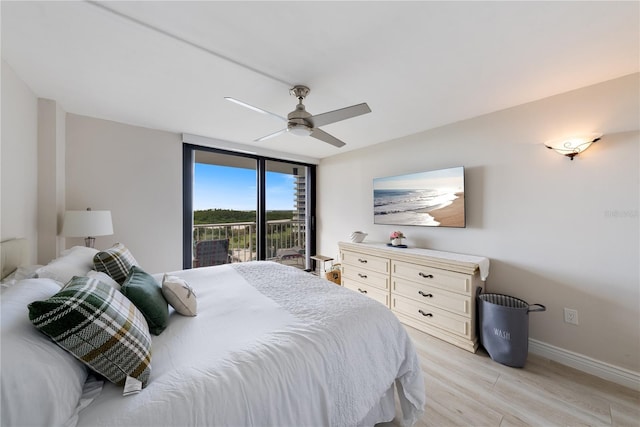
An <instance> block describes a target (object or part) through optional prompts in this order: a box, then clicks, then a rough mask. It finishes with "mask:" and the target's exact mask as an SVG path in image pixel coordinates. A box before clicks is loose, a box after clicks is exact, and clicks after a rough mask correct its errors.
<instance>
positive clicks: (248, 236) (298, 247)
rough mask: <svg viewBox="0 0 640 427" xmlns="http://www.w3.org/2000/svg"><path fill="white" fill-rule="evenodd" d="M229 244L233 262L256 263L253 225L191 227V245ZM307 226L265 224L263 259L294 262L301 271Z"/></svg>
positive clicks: (299, 223) (290, 222) (292, 222)
mask: <svg viewBox="0 0 640 427" xmlns="http://www.w3.org/2000/svg"><path fill="white" fill-rule="evenodd" d="M217 239H228V240H229V254H230V255H231V259H232V262H245V261H251V260H255V259H257V258H256V257H257V255H256V223H255V222H231V223H224V224H196V225H194V226H193V242H194V245H195V243H196V242H198V241H201V240H217ZM305 242H306V225H305V223H304V221H303V220H302V221H297V220H290V219H283V220H273V221H267V245H266V246H267V255H266V258H267V259H270V260H278V261H288V262H291V261H292V260H294V261H295V263H296V264H300V265H301V266H303V267H304V264H305V261H304V254H305V247H306V245H305Z"/></svg>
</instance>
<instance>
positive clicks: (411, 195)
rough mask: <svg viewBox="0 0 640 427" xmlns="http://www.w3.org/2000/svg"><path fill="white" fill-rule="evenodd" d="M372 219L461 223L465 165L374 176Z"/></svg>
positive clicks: (424, 223) (439, 224)
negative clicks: (384, 176)
mask: <svg viewBox="0 0 640 427" xmlns="http://www.w3.org/2000/svg"><path fill="white" fill-rule="evenodd" d="M373 222H374V224H392V225H422V226H428V227H464V226H465V206H464V167H462V166H460V167H455V168H449V169H440V170H434V171H428V172H419V173H412V174H408V175H398V176H390V177H386V178H374V180H373Z"/></svg>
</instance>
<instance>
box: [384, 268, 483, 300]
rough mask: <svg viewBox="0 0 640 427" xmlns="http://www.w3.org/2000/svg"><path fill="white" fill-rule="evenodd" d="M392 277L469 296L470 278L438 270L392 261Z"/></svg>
mask: <svg viewBox="0 0 640 427" xmlns="http://www.w3.org/2000/svg"><path fill="white" fill-rule="evenodd" d="M392 275H393V277H399V278H402V279H408V280H411V281H413V282H416V283H421V284H427V285H429V286H435V287H438V288H441V289H446V290H448V291H452V292H458V293H462V294H465V295H471V287H472V283H471V277H470V276H469V275H466V274H461V273H454V272H452V271H446V270H441V269H439V268H433V267H426V266H423V265H418V264H410V263H408V262H402V261H393V265H392Z"/></svg>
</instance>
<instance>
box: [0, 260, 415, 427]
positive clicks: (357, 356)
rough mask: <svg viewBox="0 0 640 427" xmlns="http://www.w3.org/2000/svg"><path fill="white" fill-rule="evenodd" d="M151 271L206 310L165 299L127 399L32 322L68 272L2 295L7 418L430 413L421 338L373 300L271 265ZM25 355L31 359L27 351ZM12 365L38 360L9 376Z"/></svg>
mask: <svg viewBox="0 0 640 427" xmlns="http://www.w3.org/2000/svg"><path fill="white" fill-rule="evenodd" d="M86 255H89V253H87V254H86ZM86 255H85V254H84V253H83V256H86ZM45 267H46V266H45ZM86 267H87V266H86V265H85V266H84V267H81V268H86ZM40 270H41V273H43V274H42V275H43V276H47V274H46V272H43V271H42V269H40ZM45 270H46V269H45ZM50 270H55V269H53V268H50ZM58 272H59V271H58ZM87 273H88V272H87ZM165 274H166V276H165ZM152 276H153V277H154V279H155V280H156V281H157V282H158V284H161V283H163V278H165V277H172V278H178V279H180V280H182V281H184V282H185V283H188V285H189V287H190V289H191V291H192V292H193V294H194V295H195V296H197V316H183V315H180V314H179V313H178V312H176V311H175V310H174V309H173V308H169V317H168V323H167V325H166V328H165V329H164V330H163V331H162V332H161V333H160V334H159V335H152V338H151V348H152V358H151V360H150V375H149V377H148V381H147V383H146V386H145V387H144V388H143V389H142V390H141V391H140V392H139V393H136V394H132V395H128V396H123V387H122V385H117V384H114V383H112V382H109V381H107V380H105V379H104V378H102V377H101V376H100V375H96V374H94V373H93V372H92V370H91V369H86V367H85V366H84V364H82V363H80V362H79V360H78V359H76V358H74V357H72V356H71V355H70V354H69V352H67V351H65V350H63V349H62V348H60V346H57V345H55V344H54V343H53V342H52V341H51V340H50V339H49V338H48V337H47V336H45V335H44V334H42V333H41V332H39V331H38V330H36V328H34V325H32V324H31V322H30V321H29V317H27V304H29V303H30V302H31V301H33V300H41V299H46V298H48V297H50V296H51V295H53V294H54V293H56V292H57V291H59V290H60V287H61V286H62V283H61V282H60V278H58V279H57V280H55V279H53V278H50V277H38V278H27V279H23V280H19V281H17V282H16V283H14V284H13V285H12V286H11V287H9V288H8V289H6V290H3V292H2V334H3V335H2V372H3V376H2V425H15V424H32V425H33V424H38V421H39V420H47V421H46V422H44V424H49V425H52V424H59V425H70V426H76V425H77V426H112V425H113V426H145V425H149V426H161V425H167V426H187V425H189V426H191V425H193V426H195V425H206V426H214V425H215V426H251V425H253V426H267V425H268V426H355V425H374V424H376V423H379V422H386V421H391V420H392V419H394V418H395V419H396V420H399V421H400V422H401V423H402V424H403V425H412V424H413V423H414V422H415V421H416V420H417V419H418V418H419V417H420V416H421V415H422V413H423V407H424V403H425V393H424V382H423V381H424V380H423V377H422V372H421V369H420V365H419V360H418V358H417V355H416V352H415V350H414V347H413V344H412V342H411V340H410V338H409V337H408V335H407V333H406V332H405V330H404V329H403V326H402V325H401V324H400V323H399V322H398V320H397V319H396V318H395V316H394V315H393V314H392V313H391V312H390V311H389V310H388V309H387V308H386V307H384V306H383V305H381V304H379V303H377V302H375V301H373V300H371V299H369V298H367V297H366V296H362V295H360V294H358V293H356V292H352V291H350V290H348V289H345V288H342V287H340V286H336V285H335V284H333V283H331V282H329V281H327V280H324V279H321V278H319V277H316V276H313V275H311V274H309V273H306V272H304V271H301V270H299V269H296V268H294V267H290V266H286V265H281V264H278V263H275V262H269V261H257V262H256V261H254V262H247V263H238V264H226V265H221V266H215V267H204V268H199V269H192V270H182V271H173V272H168V273H167V272H162V273H159V274H156V275H152ZM100 286H102V285H100ZM25 337H28V339H26V338H25ZM25 342H27V344H25ZM7 346H9V348H7ZM13 346H15V347H13ZM25 346H26V347H25ZM25 348H27V349H28V350H27V351H25ZM34 349H37V350H34ZM54 350H55V351H54ZM39 351H43V352H44V353H42V354H46V355H47V356H46V360H44V359H43V356H42V354H41V355H38V352H39ZM27 352H30V353H33V356H32V357H31V356H30V357H27V358H25V357H24V356H20V354H22V355H24V354H25V353H27ZM16 353H18V354H16ZM54 353H55V354H54ZM11 363H15V364H24V363H30V364H33V365H34V366H33V369H32V368H31V367H29V369H28V370H20V371H25V372H22V373H21V374H20V376H19V378H13V379H12V380H13V382H9V381H10V380H11V378H5V377H10V376H11V375H5V372H8V370H9V371H11V370H12V369H13V368H15V367H16V366H9V364H11ZM57 364H60V366H58V365H57ZM36 365H37V366H36ZM65 370H66V371H65ZM16 371H18V370H17V369H16ZM60 372H69V373H68V374H64V375H63V374H61V373H60ZM51 375H54V376H55V375H58V376H59V377H60V378H55V377H54V378H46V377H48V376H51ZM70 377H71V379H70ZM43 378H44V379H43ZM74 378H75V380H74ZM63 382H64V383H63ZM67 383H69V384H67ZM48 388H51V389H52V390H48ZM34 392H35V393H34ZM36 394H42V395H43V397H42V399H43V402H38V401H37V399H38V396H36ZM47 399H49V400H47ZM55 399H60V402H57V401H56V400H55ZM396 399H397V400H398V401H399V403H400V407H401V411H400V412H401V413H398V414H396V409H395V408H396V404H395V401H396ZM63 400H65V402H62V401H63ZM34 411H36V412H39V413H37V414H34Z"/></svg>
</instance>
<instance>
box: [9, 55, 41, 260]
mask: <svg viewBox="0 0 640 427" xmlns="http://www.w3.org/2000/svg"><path fill="white" fill-rule="evenodd" d="M1 84H2V90H1V92H2V126H1V127H2V134H1V140H0V157H1V160H0V162H1V169H2V170H1V172H0V175H1V178H0V179H1V184H0V185H1V190H2V193H1V197H0V205H1V207H0V211H1V213H0V240H6V239H10V238H17V237H24V238H27V239H28V240H29V243H30V250H29V251H30V257H31V263H33V264H35V262H36V256H37V244H38V231H37V213H38V210H37V202H38V151H37V150H38V130H37V129H38V101H37V98H36V96H35V94H34V93H33V92H32V91H31V89H29V87H28V86H27V85H26V84H25V83H24V82H23V81H22V80H20V78H19V77H18V76H17V75H16V73H15V72H14V71H13V69H12V68H11V67H10V66H9V64H7V63H6V62H5V61H4V60H3V61H2V83H1Z"/></svg>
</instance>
